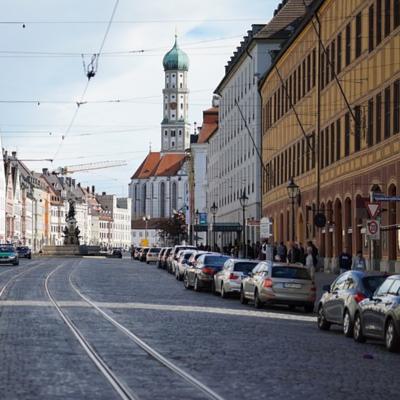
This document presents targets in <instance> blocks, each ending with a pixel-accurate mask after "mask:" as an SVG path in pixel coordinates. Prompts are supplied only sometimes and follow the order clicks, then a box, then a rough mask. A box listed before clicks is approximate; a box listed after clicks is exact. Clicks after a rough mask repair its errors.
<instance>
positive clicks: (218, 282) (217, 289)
mask: <svg viewBox="0 0 400 400" xmlns="http://www.w3.org/2000/svg"><path fill="white" fill-rule="evenodd" d="M257 264H258V261H254V260H240V259H234V258H231V259H229V260H227V261H226V262H225V264H224V267H223V268H222V270H221V271H219V272H217V273H216V274H215V275H214V286H213V289H214V290H213V291H214V293H215V294H218V293H220V294H221V297H224V298H225V297H227V296H228V295H229V294H233V293H240V287H241V283H242V279H243V278H245V277H246V276H247V274H248V273H249V272H251V271H252V270H253V269H254V267H255V266H256V265H257Z"/></svg>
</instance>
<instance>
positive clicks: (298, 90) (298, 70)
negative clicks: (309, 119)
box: [297, 65, 303, 100]
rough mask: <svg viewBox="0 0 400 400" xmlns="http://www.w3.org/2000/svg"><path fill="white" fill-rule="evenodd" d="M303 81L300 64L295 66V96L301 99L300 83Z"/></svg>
mask: <svg viewBox="0 0 400 400" xmlns="http://www.w3.org/2000/svg"><path fill="white" fill-rule="evenodd" d="M302 81H303V77H302V76H301V65H299V68H297V98H298V100H300V99H301V84H302Z"/></svg>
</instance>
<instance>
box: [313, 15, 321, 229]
mask: <svg viewBox="0 0 400 400" xmlns="http://www.w3.org/2000/svg"><path fill="white" fill-rule="evenodd" d="M317 21H318V47H317V48H318V51H317V60H316V61H317V71H318V74H317V129H316V137H315V143H314V157H315V162H316V175H317V176H316V179H317V188H316V189H317V193H316V194H317V196H316V197H317V204H316V206H317V213H319V211H320V198H321V194H320V193H321V156H320V154H321V149H320V138H321V23H320V21H319V19H318V20H317ZM313 223H314V221H313Z"/></svg>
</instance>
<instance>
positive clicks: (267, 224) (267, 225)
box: [260, 217, 272, 239]
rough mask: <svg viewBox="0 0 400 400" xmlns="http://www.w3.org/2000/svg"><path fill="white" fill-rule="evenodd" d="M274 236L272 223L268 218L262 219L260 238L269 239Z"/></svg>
mask: <svg viewBox="0 0 400 400" xmlns="http://www.w3.org/2000/svg"><path fill="white" fill-rule="evenodd" d="M271 236H272V221H271V220H270V219H269V218H268V217H264V218H261V221H260V238H261V239H269V238H270V237H271Z"/></svg>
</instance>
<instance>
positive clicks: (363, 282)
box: [317, 271, 386, 337]
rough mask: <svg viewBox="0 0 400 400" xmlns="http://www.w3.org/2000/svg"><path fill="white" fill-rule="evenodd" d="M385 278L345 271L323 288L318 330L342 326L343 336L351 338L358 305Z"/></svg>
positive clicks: (319, 307)
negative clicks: (335, 325) (332, 325)
mask: <svg viewBox="0 0 400 400" xmlns="http://www.w3.org/2000/svg"><path fill="white" fill-rule="evenodd" d="M385 278H386V277H385V276H383V275H368V274H366V273H365V272H363V271H347V272H345V273H343V274H342V275H340V276H339V277H338V278H337V279H336V280H335V281H334V282H333V283H332V285H330V286H329V285H327V286H324V288H323V289H324V291H325V293H324V294H323V295H322V297H321V299H320V301H319V303H318V308H317V310H318V328H319V329H321V330H328V329H329V328H330V326H331V324H337V325H342V326H343V333H344V334H345V336H347V337H351V336H352V335H353V326H354V316H355V313H356V310H357V306H358V303H359V302H360V301H362V300H364V299H365V298H367V297H370V296H372V294H373V293H374V291H375V290H376V289H377V288H378V287H379V286H380V285H381V284H382V282H383V281H384V280H385Z"/></svg>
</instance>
